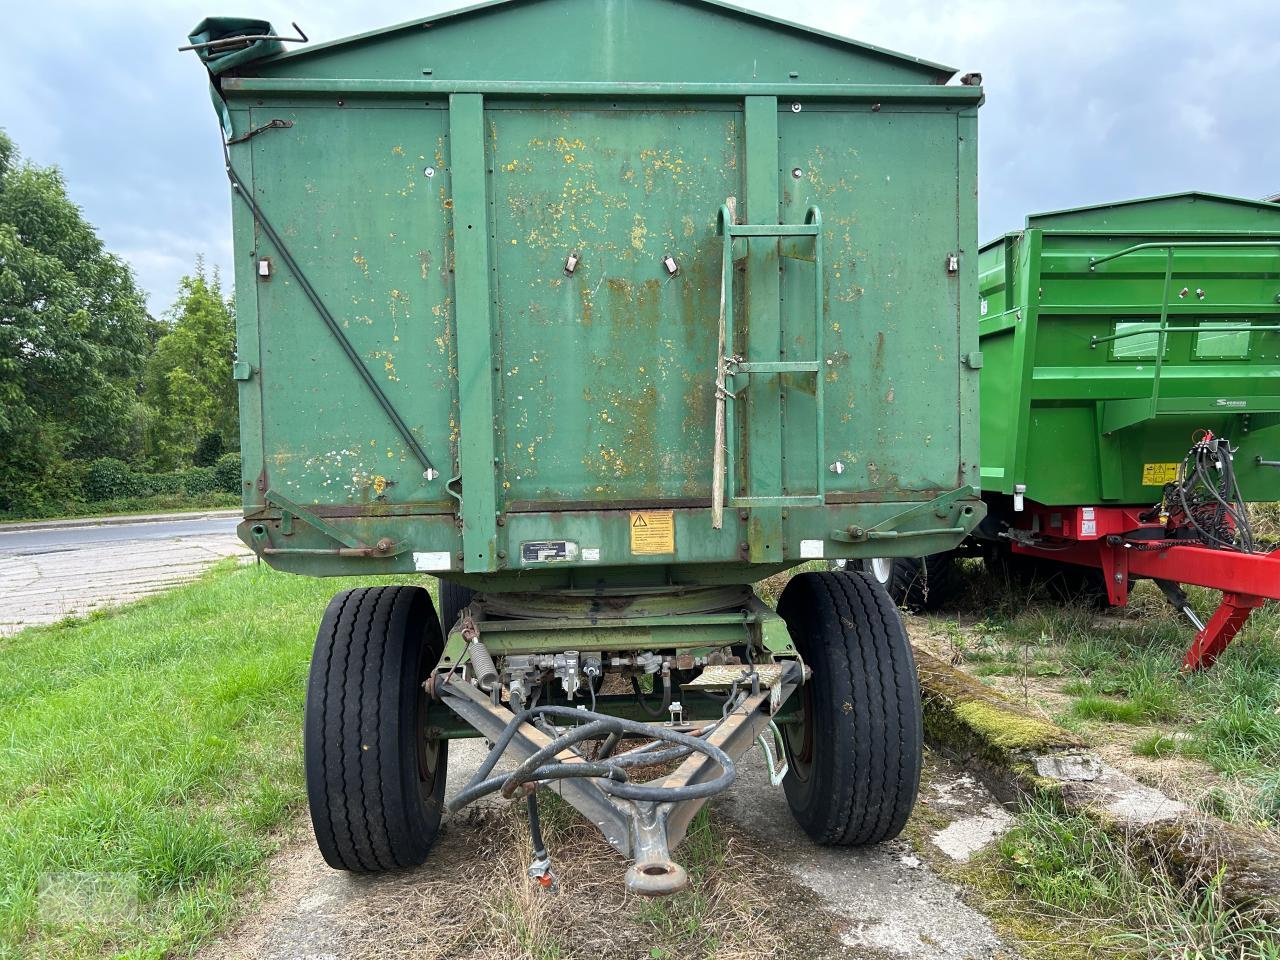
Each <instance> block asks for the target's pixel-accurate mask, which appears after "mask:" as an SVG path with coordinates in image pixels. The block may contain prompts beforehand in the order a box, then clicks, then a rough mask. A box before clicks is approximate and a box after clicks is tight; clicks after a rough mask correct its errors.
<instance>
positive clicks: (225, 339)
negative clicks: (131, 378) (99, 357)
mask: <svg viewBox="0 0 1280 960" xmlns="http://www.w3.org/2000/svg"><path fill="white" fill-rule="evenodd" d="M167 319H168V322H169V325H170V326H169V330H168V332H167V333H165V334H164V335H163V336H162V337H161V338H160V339H159V340H158V341H157V342H156V345H155V352H154V353H153V354H152V355H151V358H150V359H149V360H148V361H147V370H146V377H145V382H146V392H145V394H144V396H145V399H146V401H147V404H148V405H149V406H150V407H151V408H152V417H151V423H150V427H149V430H148V452H149V454H150V456H151V458H152V459H153V461H154V462H155V464H156V465H157V466H160V467H163V468H166V469H172V468H175V467H180V466H190V465H191V463H192V462H193V461H194V460H195V457H196V453H197V450H198V449H199V450H200V452H201V454H202V459H207V457H208V451H209V450H210V449H212V448H215V447H216V448H217V453H221V451H222V450H224V449H226V450H237V449H239V440H238V411H237V404H236V388H235V382H234V381H233V380H232V379H231V361H232V359H233V357H234V356H235V347H236V337H235V311H234V306H233V304H232V302H231V301H230V300H229V299H228V298H226V297H225V296H223V293H222V283H221V280H220V278H219V276H218V272H217V271H216V270H215V271H214V272H213V273H212V274H211V275H210V274H207V273H206V272H205V268H204V263H203V262H200V263H198V264H197V265H196V272H195V274H194V275H193V276H188V277H183V278H182V282H181V283H180V284H179V285H178V299H177V300H176V301H175V302H174V305H173V308H172V309H171V310H170V311H169V314H168V317H167ZM215 437H216V438H217V439H216V440H215V439H214V438H215ZM217 453H215V454H214V455H213V458H214V459H216V458H217Z"/></svg>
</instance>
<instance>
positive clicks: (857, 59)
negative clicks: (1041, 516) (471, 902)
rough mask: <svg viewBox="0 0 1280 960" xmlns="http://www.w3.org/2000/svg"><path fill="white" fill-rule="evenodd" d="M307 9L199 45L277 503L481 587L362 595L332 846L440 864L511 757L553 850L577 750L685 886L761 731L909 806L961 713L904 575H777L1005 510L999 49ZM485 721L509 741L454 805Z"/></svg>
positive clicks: (333, 740) (261, 500) (337, 663)
mask: <svg viewBox="0 0 1280 960" xmlns="http://www.w3.org/2000/svg"><path fill="white" fill-rule="evenodd" d="M295 29H296V28H295ZM294 39H305V38H304V37H302V36H301V35H299V36H298V37H296V38H295V37H293V36H291V35H283V36H282V35H280V34H278V33H277V32H276V31H275V30H273V29H272V28H271V27H270V26H269V24H267V23H266V22H264V21H253V20H227V19H212V20H207V21H204V22H203V23H202V24H200V25H199V26H198V27H197V28H196V29H195V31H193V34H192V36H191V43H190V46H189V47H188V49H194V50H195V51H196V52H197V53H198V54H199V56H200V58H201V60H202V61H203V63H204V65H205V66H206V68H207V70H208V72H209V75H210V80H211V86H212V96H213V102H214V106H215V109H216V110H217V113H218V116H219V119H220V123H221V128H222V134H223V138H224V141H225V143H226V163H227V173H228V176H229V178H230V184H231V191H232V195H233V200H232V204H233V211H234V213H233V228H234V240H235V274H236V277H235V279H236V292H237V311H236V312H237V323H238V354H237V358H236V362H235V377H236V379H237V380H238V382H239V397H240V410H241V421H242V444H243V460H244V478H243V479H244V510H245V520H244V522H243V524H242V525H241V527H240V534H241V536H242V538H243V539H244V540H245V542H246V543H247V544H249V545H250V546H251V547H252V548H253V549H254V551H255V552H256V553H257V554H258V556H259V557H261V558H262V560H263V561H265V562H267V563H269V564H270V565H272V566H273V567H276V568H278V569H281V570H285V571H289V572H293V573H298V574H305V575H311V576H339V575H340V576H361V577H368V578H370V579H374V578H378V577H383V576H386V575H389V574H422V575H429V576H430V577H434V578H438V579H439V597H440V604H439V611H437V609H436V607H435V605H434V604H433V601H432V599H431V595H430V593H429V592H428V590H427V589H426V588H425V587H421V586H386V585H370V586H368V587H365V588H360V589H355V590H348V591H345V592H343V593H341V594H339V595H338V596H337V597H335V598H334V600H333V603H332V605H331V606H330V607H329V610H328V612H327V613H326V614H325V616H324V620H323V622H322V624H321V626H320V630H319V636H318V639H317V643H316V648H315V656H314V660H313V662H312V668H311V677H310V681H309V687H308V694H307V707H306V719H305V730H306V737H305V754H306V757H305V759H306V768H307V783H308V792H309V798H310V806H311V814H312V820H313V824H314V827H315V832H316V837H317V840H318V842H319V846H320V848H321V850H322V852H323V853H324V856H325V858H326V860H327V861H328V862H329V863H330V864H331V865H333V866H334V867H337V868H340V869H346V870H356V871H375V870H384V869H390V868H394V867H402V866H406V865H410V864H415V863H419V862H421V861H422V860H423V858H424V857H425V856H426V854H427V851H428V849H429V848H430V846H431V844H432V842H433V840H434V838H435V836H436V833H437V831H438V829H439V825H440V821H441V815H442V812H444V810H445V808H446V807H447V808H448V809H449V810H456V809H457V808H459V807H460V806H462V805H463V804H465V803H468V802H470V801H472V800H474V799H476V798H478V797H481V796H484V795H486V794H491V793H495V792H500V793H501V794H502V795H503V796H505V797H508V798H513V797H522V798H525V799H526V802H527V803H528V805H529V813H530V819H531V825H532V827H533V830H534V836H535V848H536V849H537V851H538V852H537V854H536V862H535V863H534V865H533V867H532V868H531V875H532V876H534V877H535V879H537V880H538V881H539V882H540V883H542V884H544V885H550V884H551V883H553V878H552V874H551V872H550V865H549V862H548V859H547V857H546V855H545V851H544V850H543V849H542V846H541V843H540V842H539V841H538V834H537V803H536V797H537V788H538V787H539V786H545V785H548V784H558V787H557V789H559V790H560V791H562V793H563V796H564V797H565V798H566V799H567V800H569V801H570V802H571V803H573V804H574V805H575V806H576V807H578V809H580V810H582V811H583V812H584V813H585V814H586V815H587V816H588V817H590V819H591V820H592V821H593V822H595V823H596V824H598V825H599V826H600V828H601V830H602V831H603V833H604V835H605V836H606V837H607V838H608V840H609V842H610V843H611V844H612V845H613V846H614V847H615V848H616V849H617V850H618V851H619V852H620V853H621V854H623V855H624V856H627V857H629V858H630V859H631V860H632V861H633V863H632V866H631V867H630V868H629V870H628V874H627V882H628V884H629V885H630V886H631V887H632V889H634V890H637V891H639V892H641V893H646V894H658V893H665V892H669V891H671V890H674V889H678V888H680V887H681V886H683V885H684V883H685V882H686V876H685V872H684V871H683V870H682V869H681V868H680V867H679V866H678V865H677V864H676V863H674V862H673V861H672V859H671V856H670V850H671V849H672V848H674V846H675V845H676V844H677V843H678V842H679V840H680V839H681V837H682V836H683V834H684V831H685V829H686V827H687V825H688V822H689V820H690V818H691V817H692V816H693V814H694V812H695V811H696V809H697V807H698V805H700V804H701V803H703V802H705V800H706V799H707V798H708V797H710V796H712V795H714V794H715V793H717V792H719V791H721V790H723V789H725V788H726V787H727V786H728V785H729V784H730V783H732V781H733V780H734V778H735V775H736V767H735V764H736V761H737V760H738V758H739V757H740V756H741V755H742V754H743V752H744V751H745V750H747V749H748V748H749V747H750V746H751V745H752V744H753V743H754V742H759V743H760V744H761V745H762V747H764V749H765V753H766V756H767V757H768V759H769V764H770V771H771V774H772V776H773V778H774V780H775V781H776V782H778V783H781V785H782V786H783V787H784V789H785V791H786V795H787V798H788V800H789V802H790V806H791V809H792V810H793V811H794V813H795V816H796V818H797V819H798V821H799V822H800V823H801V825H802V826H803V827H804V829H805V830H806V831H807V832H808V833H809V834H810V835H811V836H812V837H813V838H814V839H816V840H817V841H819V842H822V843H831V844H843V845H850V844H865V843H874V842H877V841H880V840H883V839H886V838H889V837H893V836H895V835H896V834H897V833H898V832H899V831H900V830H901V829H902V827H903V824H904V823H905V822H906V819H907V816H908V814H909V812H910V810H911V807H912V805H913V803H914V799H915V794H916V789H917V783H918V778H919V769H920V751H921V742H920V737H921V733H920V714H919V700H918V698H919V694H918V691H917V688H916V682H915V673H914V666H913V663H912V659H911V652H910V648H909V646H908V643H907V640H906V637H905V634H904V632H903V629H902V626H901V623H900V621H899V619H898V617H897V614H896V611H895V610H894V608H893V606H892V604H891V603H890V602H889V600H888V598H887V597H886V595H885V594H884V593H883V592H882V591H880V590H879V589H878V588H876V587H875V585H874V583H873V582H872V581H871V580H870V579H869V578H867V577H865V576H863V575H862V574H855V573H848V574H846V573H833V572H809V573H804V574H801V575H799V576H797V577H795V578H793V579H792V580H791V581H790V583H789V584H788V585H787V587H786V589H785V590H784V592H783V594H782V598H781V601H780V602H779V604H778V606H777V610H776V611H775V610H774V609H772V608H771V607H770V606H769V605H768V604H766V603H765V602H764V601H763V600H762V599H761V598H760V597H759V596H757V595H756V593H755V592H754V590H753V588H752V584H753V583H755V582H757V581H759V580H761V579H763V578H766V577H769V576H771V575H774V574H777V573H780V572H783V571H786V570H788V569H791V568H794V567H796V566H798V565H801V564H805V563H809V562H811V561H821V560H824V559H829V558H844V559H857V558H860V557H865V556H869V555H871V554H873V553H884V554H889V555H907V554H912V553H916V552H920V551H924V552H933V551H941V550H947V549H950V548H952V547H954V546H955V545H956V544H957V543H958V542H959V541H960V540H961V538H963V537H964V536H965V535H966V534H967V533H968V532H969V531H970V530H971V529H972V528H973V526H974V525H975V524H976V523H977V522H978V521H979V520H980V519H981V517H982V514H983V504H982V501H981V499H980V497H979V495H978V493H977V484H978V481H979V473H978V462H979V461H978V429H977V428H978V407H977V403H978V394H977V387H978V369H977V368H978V363H977V362H976V358H977V357H978V340H977V321H976V318H974V317H973V316H972V311H970V310H969V309H968V304H970V303H972V302H974V301H975V300H976V297H977V265H978V257H977V244H976V218H975V213H976V211H975V206H976V179H977V178H976V156H977V152H976V151H977V141H976V130H977V126H976V124H977V108H978V106H979V104H980V102H981V100H982V90H981V88H980V86H979V85H978V84H979V78H977V77H976V75H969V76H966V77H965V78H963V81H962V82H954V83H953V82H950V81H951V80H952V77H953V71H952V70H951V69H950V68H947V67H942V66H939V65H937V64H933V63H929V62H926V61H923V60H918V59H914V58H911V57H906V56H901V55H899V54H894V53H890V52H887V51H885V50H881V49H878V48H875V47H871V46H867V45H864V44H859V43H855V42H853V41H850V40H846V39H843V38H840V37H835V36H831V35H828V34H825V33H822V32H820V31H816V30H811V29H806V28H803V27H799V26H796V25H794V24H790V23H786V22H783V21H780V20H775V19H771V18H768V17H764V16H761V15H758V14H754V13H749V12H745V11H742V10H738V9H736V8H734V7H731V6H728V5H726V4H722V3H718V2H701V0H537V2H535V0H511V2H502V3H491V4H485V5H481V6H477V7H471V8H467V9H463V10H458V11H455V12H453V13H449V14H441V15H438V16H434V17H430V18H427V19H422V20H417V21H413V22H410V23H406V24H402V25H399V26H396V27H391V28H389V29H385V30H379V31H375V32H372V33H367V34H362V35H360V36H356V37H352V38H350V39H347V40H342V41H338V42H333V43H317V44H312V45H310V46H307V47H305V48H301V49H296V50H292V51H286V50H285V49H284V47H285V45H286V44H287V43H288V42H289V41H291V40H294ZM466 736H472V737H474V736H483V737H485V738H487V739H488V740H490V741H492V742H493V744H494V747H493V750H492V752H491V753H490V755H489V758H488V760H486V761H485V763H484V764H483V765H482V766H481V768H480V769H479V770H478V771H475V772H474V775H472V776H471V777H470V779H469V781H468V782H467V783H466V784H465V785H464V786H463V787H462V788H461V789H460V790H456V791H455V792H453V793H452V796H451V799H450V800H449V801H448V803H447V804H446V802H445V797H446V793H445V770H446V764H447V757H448V745H449V741H450V740H451V739H453V738H456V737H466ZM504 756H505V757H507V758H508V759H510V760H511V761H512V762H513V763H514V764H515V767H514V770H512V769H509V768H504V772H500V773H495V772H494V771H495V770H496V769H498V768H497V764H498V762H499V760H500V759H501V758H502V757H504ZM655 765H657V766H656V767H655ZM641 768H649V769H659V770H665V771H666V772H664V773H662V774H661V775H659V776H658V777H657V778H656V779H651V780H649V781H648V782H637V781H636V780H635V779H633V775H635V776H638V775H639V774H638V771H640V770H641ZM651 775H652V774H651Z"/></svg>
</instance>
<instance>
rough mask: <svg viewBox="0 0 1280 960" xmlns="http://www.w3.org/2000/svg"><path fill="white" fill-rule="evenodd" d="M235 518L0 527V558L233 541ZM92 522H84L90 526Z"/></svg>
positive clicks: (209, 517) (236, 519)
mask: <svg viewBox="0 0 1280 960" xmlns="http://www.w3.org/2000/svg"><path fill="white" fill-rule="evenodd" d="M238 519H239V518H238V517H220V516H207V515H203V516H199V517H181V518H176V519H175V518H172V517H166V518H164V519H157V520H154V521H149V522H145V523H110V524H105V523H104V524H94V525H93V526H49V527H41V528H39V529H35V530H13V531H9V530H5V529H4V528H3V527H0V556H2V557H27V556H36V555H39V554H44V553H65V552H67V551H73V550H86V549H92V548H97V547H102V546H105V545H108V544H118V543H137V542H139V541H144V540H183V539H189V538H191V537H224V538H228V539H235V535H236V523H237V522H238ZM90 522H92V521H86V523H90Z"/></svg>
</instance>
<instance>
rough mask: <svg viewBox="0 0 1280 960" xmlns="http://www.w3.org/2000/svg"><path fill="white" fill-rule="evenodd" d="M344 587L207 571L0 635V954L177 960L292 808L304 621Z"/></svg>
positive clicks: (223, 914) (295, 804) (297, 789)
mask: <svg viewBox="0 0 1280 960" xmlns="http://www.w3.org/2000/svg"><path fill="white" fill-rule="evenodd" d="M343 586H344V584H342V583H335V582H332V581H322V580H311V579H304V578H300V577H290V576H288V575H285V574H279V573H274V572H271V571H269V570H267V569H266V568H257V567H239V568H236V567H235V566H234V565H228V564H223V565H220V566H219V567H218V568H216V569H215V570H214V571H213V572H211V573H210V574H208V575H207V576H206V577H204V578H203V579H202V580H200V581H197V582H196V583H194V584H191V585H189V586H185V587H182V588H179V589H177V590H174V591H172V592H170V593H167V594H163V595H161V596H159V597H155V598H152V599H149V600H145V601H142V602H141V603H138V604H136V605H133V606H130V607H127V608H124V609H122V610H120V611H118V612H114V613H107V614H97V615H94V616H92V617H90V618H88V619H82V620H70V621H64V622H63V623H62V624H59V625H56V626H52V627H41V628H34V629H30V630H26V631H23V632H22V633H19V634H17V635H16V636H13V637H10V638H8V639H5V640H0V659H2V660H3V663H4V666H5V669H4V671H3V673H0V744H3V747H0V957H5V958H9V957H13V958H17V957H32V956H40V957H49V958H63V957H66V958H75V957H97V956H103V955H111V956H121V957H129V958H149V957H156V958H158V957H162V956H165V955H168V954H171V953H173V954H181V953H184V952H185V951H187V950H188V949H189V948H191V946H192V945H194V944H198V943H200V942H201V941H203V940H206V939H208V938H209V937H210V936H212V935H213V934H214V933H215V932H217V931H218V930H219V929H220V927H221V926H222V925H223V924H224V923H225V921H226V919H227V918H228V917H229V915H230V914H231V912H232V911H233V909H234V905H235V901H236V897H237V895H238V894H239V893H241V892H242V891H244V890H245V889H246V888H247V887H249V886H250V885H251V884H253V883H254V882H255V880H257V879H258V878H259V877H260V876H261V872H260V870H261V865H262V863H263V860H264V859H265V858H266V857H267V855H268V854H269V853H271V852H272V850H273V849H274V848H275V846H276V844H277V839H278V838H277V832H278V830H279V828H280V827H281V825H282V824H284V823H285V822H286V821H288V820H289V819H290V818H291V817H293V816H294V815H295V814H296V813H297V812H298V811H299V810H300V809H301V806H302V802H303V796H304V791H303V783H302V770H301V762H300V741H301V729H300V727H301V707H302V698H303V694H304V689H305V679H306V671H307V665H308V661H309V658H310V647H311V644H312V642H313V640H314V637H315V627H316V623H317V622H318V620H319V618H320V616H321V613H322V612H323V610H324V607H325V605H326V603H327V602H328V599H329V597H330V596H331V595H332V594H333V593H334V592H335V591H336V590H338V589H341V588H342V587H343Z"/></svg>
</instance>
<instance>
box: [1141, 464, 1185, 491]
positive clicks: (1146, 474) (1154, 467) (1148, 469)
mask: <svg viewBox="0 0 1280 960" xmlns="http://www.w3.org/2000/svg"><path fill="white" fill-rule="evenodd" d="M1177 479H1178V465H1177V464H1176V463H1144V464H1143V465H1142V485H1143V486H1144V487H1163V486H1164V485H1165V484H1166V483H1173V481H1175V480H1177Z"/></svg>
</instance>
